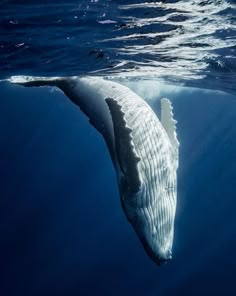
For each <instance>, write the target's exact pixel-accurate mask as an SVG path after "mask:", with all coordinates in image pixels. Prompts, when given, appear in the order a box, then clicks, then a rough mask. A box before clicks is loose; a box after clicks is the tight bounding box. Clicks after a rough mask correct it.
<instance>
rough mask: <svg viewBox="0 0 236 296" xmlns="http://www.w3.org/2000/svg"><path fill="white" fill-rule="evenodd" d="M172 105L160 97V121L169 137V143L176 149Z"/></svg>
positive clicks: (176, 141) (177, 144)
mask: <svg viewBox="0 0 236 296" xmlns="http://www.w3.org/2000/svg"><path fill="white" fill-rule="evenodd" d="M172 110H173V107H172V104H171V102H170V101H169V100H168V99H166V98H165V99H161V123H162V125H163V127H164V129H165V131H166V133H167V135H168V137H169V139H170V142H171V145H172V147H173V148H174V149H176V150H177V151H178V148H179V141H178V139H177V133H176V123H177V121H176V120H174V114H173V111H172Z"/></svg>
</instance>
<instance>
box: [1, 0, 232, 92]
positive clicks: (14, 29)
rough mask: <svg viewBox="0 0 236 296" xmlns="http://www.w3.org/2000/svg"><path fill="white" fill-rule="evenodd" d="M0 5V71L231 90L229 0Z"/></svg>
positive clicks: (13, 3) (230, 17) (9, 2)
mask: <svg viewBox="0 0 236 296" xmlns="http://www.w3.org/2000/svg"><path fill="white" fill-rule="evenodd" d="M0 8H1V9H0V19H1V21H0V25H1V30H0V34H1V39H0V40H1V41H0V53H1V56H2V59H1V64H0V66H1V70H2V71H1V74H2V77H6V76H10V75H16V74H30V75H48V76H52V75H54V76H55V75H61V76H65V75H81V74H90V75H91V74H96V75H102V76H107V77H112V78H113V77H116V78H117V77H119V78H123V79H127V78H129V79H134V78H135V79H150V78H154V79H158V80H164V81H168V82H171V83H175V84H187V85H192V86H199V82H201V87H208V88H215V87H217V88H218V89H220V90H224V91H228V92H231V93H235V86H234V83H233V82H234V81H235V72H236V63H235V58H236V55H235V48H236V22H235V19H236V17H235V12H236V4H234V1H225V0H216V1H210V0H209V1H200V0H195V1H193V0H191V1H173V0H172V1H157V2H156V1H145V2H143V1H138V0H137V1H135V2H134V1H122V0H119V1H105V0H91V1H67V2H65V1H57V3H56V4H55V3H47V4H39V3H33V4H27V5H26V4H25V3H24V1H10V0H9V1H2V2H1V4H0ZM203 81H204V83H203Z"/></svg>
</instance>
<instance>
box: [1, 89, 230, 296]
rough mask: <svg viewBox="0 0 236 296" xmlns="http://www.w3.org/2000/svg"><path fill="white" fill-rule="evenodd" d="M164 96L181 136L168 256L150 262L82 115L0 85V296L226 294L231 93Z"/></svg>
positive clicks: (60, 102)
mask: <svg viewBox="0 0 236 296" xmlns="http://www.w3.org/2000/svg"><path fill="white" fill-rule="evenodd" d="M166 94H167V95H168V97H169V98H170V99H172V101H173V105H174V112H175V117H176V119H177V120H178V138H179V140H180V143H181V146H180V167H179V171H178V207H177V217H176V231H175V241H174V250H173V253H174V256H173V257H174V258H173V260H172V261H171V262H170V263H168V264H166V265H165V266H162V267H157V266H155V264H154V263H153V262H152V261H151V260H150V259H149V258H148V257H147V255H146V254H145V252H144V250H143V248H142V246H141V244H140V242H139V241H138V238H137V237H136V235H135V233H134V232H133V230H132V228H131V226H130V225H129V224H128V223H127V221H126V218H125V216H124V214H123V212H122V209H121V207H120V202H119V196H118V189H117V184H116V178H115V172H114V169H113V167H112V164H111V161H110V159H109V155H108V152H107V149H106V147H105V144H104V141H103V139H102V138H101V136H100V135H99V134H98V133H97V131H96V130H95V129H94V128H93V127H92V126H90V124H89V123H88V120H87V118H86V117H85V116H84V115H83V114H82V113H81V112H80V110H79V109H77V108H76V107H75V106H74V105H73V104H72V103H71V102H70V101H69V100H67V99H66V97H65V96H64V95H63V94H62V93H60V92H58V91H52V90H50V89H49V88H40V89H25V88H23V87H19V86H13V85H9V84H7V83H1V84H0V123H1V124H0V183H1V184H0V238H1V239H0V242H1V243H0V272H1V277H0V295H1V296H12V295H14V296H15V295H17V296H21V295H22V296H23V295H24V296H27V295H56V296H59V295H119V296H120V295H136V296H139V295H140V296H142V295H145V296H156V295H235V293H236V292H235V291H236V289H235V274H236V268H235V265H236V254H235V247H236V223H235V210H236V205H235V202H236V201H235V199H236V189H235V184H236V125H235V119H236V108H235V107H236V99H235V97H233V96H229V95H227V94H224V93H214V92H208V91H201V90H193V89H182V90H181V91H178V92H173V93H172V94H171V93H168V92H167V93H165V92H163V93H162V95H166ZM158 99H159V98H156V100H155V101H151V104H152V106H153V108H155V109H156V110H157V111H158V109H159V102H158Z"/></svg>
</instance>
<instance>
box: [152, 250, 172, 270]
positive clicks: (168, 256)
mask: <svg viewBox="0 0 236 296" xmlns="http://www.w3.org/2000/svg"><path fill="white" fill-rule="evenodd" d="M171 259H172V252H171V251H170V250H168V251H167V253H166V254H165V255H163V256H157V257H156V258H154V261H155V262H156V264H157V265H159V266H160V265H163V264H165V263H167V262H168V261H170V260H171Z"/></svg>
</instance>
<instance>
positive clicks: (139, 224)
mask: <svg viewBox="0 0 236 296" xmlns="http://www.w3.org/2000/svg"><path fill="white" fill-rule="evenodd" d="M155 188H156V187H155V186H153V188H151V190H150V191H149V192H147V190H146V189H145V188H144V189H141V190H140V191H139V192H136V193H132V194H131V193H130V192H127V190H125V189H124V187H123V192H122V194H121V200H122V207H123V210H124V212H125V215H126V217H127V219H128V221H129V222H130V223H131V225H132V226H133V228H134V230H135V232H136V234H137V236H138V237H139V239H140V241H141V243H142V245H143V247H144V248H145V250H146V252H147V254H148V255H149V257H150V258H151V259H152V260H153V261H154V262H155V263H156V264H157V265H162V264H163V263H165V262H167V261H169V260H170V259H172V245H173V237H174V218H175V206H176V205H175V199H174V195H175V192H174V191H173V190H165V191H164V192H160V190H158V189H156V190H155ZM164 201H165V202H164Z"/></svg>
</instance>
